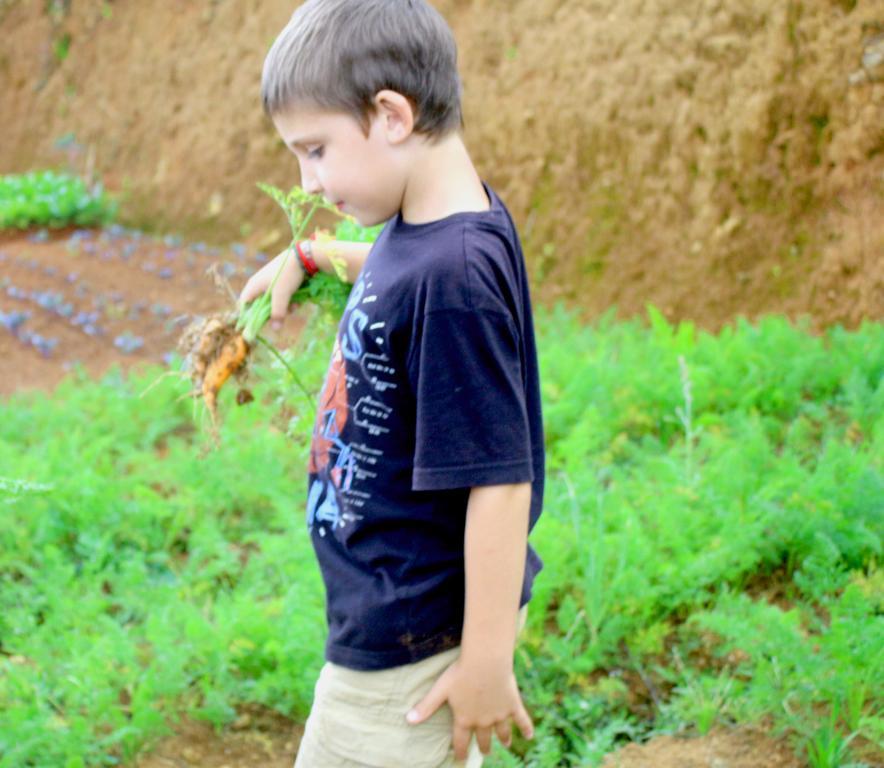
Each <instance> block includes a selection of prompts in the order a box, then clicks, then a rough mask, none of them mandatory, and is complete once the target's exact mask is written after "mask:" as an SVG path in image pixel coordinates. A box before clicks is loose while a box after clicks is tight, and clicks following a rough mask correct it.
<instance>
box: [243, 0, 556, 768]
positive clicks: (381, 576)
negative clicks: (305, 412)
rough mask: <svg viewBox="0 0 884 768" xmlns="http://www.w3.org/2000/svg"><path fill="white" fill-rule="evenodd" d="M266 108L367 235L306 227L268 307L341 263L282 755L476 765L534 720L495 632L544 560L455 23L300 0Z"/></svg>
mask: <svg viewBox="0 0 884 768" xmlns="http://www.w3.org/2000/svg"><path fill="white" fill-rule="evenodd" d="M262 97H263V102H264V109H265V111H266V112H267V114H268V115H269V116H270V117H271V119H272V120H273V123H274V125H275V127H276V129H277V131H278V132H279V134H280V135H281V137H282V138H283V139H284V141H285V142H286V144H287V145H288V146H289V147H290V148H291V149H292V151H293V152H294V154H295V156H296V157H297V160H298V163H299V166H300V171H301V184H302V186H303V187H304V188H305V189H306V190H307V191H308V192H312V193H321V194H323V195H324V196H325V198H326V199H327V200H329V201H330V202H333V203H335V204H337V205H338V206H339V208H340V209H341V210H342V211H344V212H346V213H348V214H350V215H352V216H353V217H355V218H356V219H357V221H359V223H360V224H362V225H364V226H370V225H374V224H377V223H380V222H386V225H385V227H384V229H383V231H382V233H381V235H380V236H379V238H378V240H377V241H376V243H375V244H374V245H373V246H372V247H371V248H370V250H369V247H368V246H364V245H359V244H346V243H334V242H333V243H327V242H321V241H314V242H311V241H307V242H304V243H298V244H297V248H296V249H294V251H292V252H291V253H287V252H284V253H282V254H280V255H279V256H277V257H276V258H275V259H274V260H273V261H271V262H270V263H269V264H267V265H266V266H264V267H263V268H262V269H261V270H260V271H259V272H257V273H256V274H255V275H253V276H252V277H251V279H250V280H249V281H248V282H247V283H246V285H245V287H244V288H243V291H242V293H241V295H240V302H241V303H244V302H248V301H251V300H252V299H254V298H255V297H257V296H258V295H260V294H261V293H262V292H263V291H264V290H266V288H267V286H268V285H269V284H270V281H271V280H272V278H273V276H274V275H275V274H276V272H277V269H278V268H279V266H280V264H283V267H282V270H283V271H282V273H281V275H280V278H279V279H278V281H277V283H276V285H275V287H274V292H273V300H272V318H273V320H274V322H275V323H278V322H279V321H281V320H282V319H283V318H284V316H285V313H286V310H287V307H288V302H289V298H290V297H291V294H292V293H293V292H294V291H295V290H297V288H298V287H299V285H300V284H301V282H302V281H303V280H304V279H306V278H308V277H309V276H310V275H311V274H313V273H315V271H316V269H317V268H318V269H321V270H323V271H326V272H331V273H333V272H334V268H333V266H332V265H331V263H330V256H332V255H334V256H335V257H337V258H343V259H344V261H345V262H346V265H347V271H348V276H349V279H350V281H351V282H353V283H354V285H353V289H352V291H351V294H350V299H349V303H348V305H347V308H346V310H345V312H344V315H343V317H342V319H341V324H340V328H339V332H338V337H337V341H336V343H335V345H334V350H333V353H332V358H331V363H330V366H329V371H328V374H327V378H326V382H325V385H324V387H323V391H322V394H321V396H320V407H319V409H318V412H317V420H316V425H315V427H314V433H313V441H312V444H311V453H310V463H309V482H308V499H307V525H308V530H309V532H310V536H311V538H312V542H313V545H314V548H315V550H316V555H317V558H318V561H319V565H320V569H321V571H322V576H323V580H324V582H325V587H326V599H327V619H328V625H329V636H328V642H327V644H326V660H327V663H326V664H325V665H324V667H323V669H322V671H321V674H320V678H319V681H318V682H317V685H316V693H315V698H314V702H313V707H312V709H311V713H310V717H309V718H308V721H307V725H306V729H305V733H304V737H303V740H302V742H301V747H300V749H299V753H298V758H297V762H296V766H297V768H326V767H328V768H331V767H332V766H333V767H334V768H340V767H341V766H372V768H394V767H395V766H409V768H415V767H417V768H421V767H423V766H426V767H427V768H430V766H432V767H433V768H437V766H452V765H462V764H463V763H462V762H461V761H463V760H465V759H466V760H467V763H466V764H467V765H468V766H478V765H481V762H482V755H483V754H488V752H489V751H490V746H491V739H492V736H493V735H496V736H497V738H498V739H499V740H500V741H501V743H503V744H504V745H506V746H509V745H510V742H511V727H512V723H513V722H515V724H516V725H517V726H518V727H519V729H520V730H521V732H522V733H523V735H524V736H525V737H526V738H531V737H532V735H533V734H532V729H533V726H532V723H531V720H530V718H529V716H528V714H527V712H526V711H525V708H524V706H523V705H522V701H521V697H520V694H519V689H518V686H517V684H516V680H515V677H514V675H513V652H514V645H515V642H516V637H517V634H518V631H519V629H520V627H519V622H520V621H522V622H523V621H524V609H523V610H522V611H521V612H520V610H519V609H520V607H521V606H525V605H526V603H527V602H528V600H529V598H530V593H531V585H532V582H533V580H534V577H535V575H536V574H537V572H538V571H539V570H540V567H541V563H540V560H539V558H538V557H537V555H536V554H535V553H534V551H533V550H532V549H531V548H530V547H529V546H528V545H527V535H528V532H529V530H530V528H531V527H533V525H534V523H535V522H536V521H537V518H538V516H539V514H540V509H541V501H542V496H543V473H544V454H543V432H542V423H541V412H540V390H539V384H538V371H537V359H536V350H535V345H534V331H533V325H532V319H531V304H530V297H529V293H528V285H527V280H526V275H525V264H524V259H523V256H522V252H521V247H520V245H519V240H518V236H517V234H516V232H515V228H514V226H513V223H512V220H511V219H510V216H509V214H508V212H507V210H506V208H505V207H504V205H503V203H502V202H501V201H500V199H499V198H498V197H497V196H496V195H495V194H494V192H493V191H492V190H491V189H490V188H489V187H488V186H487V185H485V184H484V183H483V182H482V181H481V180H480V179H479V177H478V175H477V173H476V171H475V168H474V167H473V164H472V162H471V161H470V158H469V155H468V154H467V151H466V148H465V147H464V144H463V140H462V137H461V134H460V129H461V127H462V118H461V108H460V81H459V79H458V74H457V66H456V49H455V44H454V39H453V36H452V34H451V31H450V29H449V28H448V26H447V24H446V23H445V21H444V20H443V19H442V17H441V16H440V15H439V14H438V13H437V12H436V11H435V10H434V9H433V8H431V7H430V6H429V5H428V4H427V3H426V2H425V0H308V1H307V2H306V3H305V4H304V5H302V6H301V7H300V8H298V10H297V11H295V13H294V15H293V16H292V18H291V20H290V22H289V23H288V25H287V26H286V27H285V29H284V30H283V31H282V32H281V33H280V35H279V37H278V38H277V40H276V41H275V43H274V44H273V46H272V48H271V50H270V52H269V54H268V56H267V59H266V61H265V64H264V72H263V80H262Z"/></svg>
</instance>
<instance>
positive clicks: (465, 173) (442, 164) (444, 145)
mask: <svg viewBox="0 0 884 768" xmlns="http://www.w3.org/2000/svg"><path fill="white" fill-rule="evenodd" d="M490 207H491V203H490V201H489V200H488V195H486V194H485V188H484V187H483V186H482V180H481V179H480V178H479V174H478V173H477V172H476V169H475V167H474V166H473V162H472V160H471V159H470V156H469V153H468V152H467V148H466V147H465V146H464V143H463V139H462V138H461V136H460V134H459V133H452V134H451V135H450V136H446V137H445V138H443V139H440V140H439V141H437V142H435V143H429V142H426V143H422V144H421V145H420V146H419V147H417V148H416V152H415V155H414V162H413V164H412V165H411V168H410V169H409V174H408V180H407V182H406V186H405V193H404V194H403V196H402V218H403V219H404V220H405V221H406V222H407V223H408V224H426V223H428V222H431V221H438V220H439V219H444V218H445V217H446V216H451V215H452V214H455V213H463V212H465V211H487V210H488V209H489V208H490Z"/></svg>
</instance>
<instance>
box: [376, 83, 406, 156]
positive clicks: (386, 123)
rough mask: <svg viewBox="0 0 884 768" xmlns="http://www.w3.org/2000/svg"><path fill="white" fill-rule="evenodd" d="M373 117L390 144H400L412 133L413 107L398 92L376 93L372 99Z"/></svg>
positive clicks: (384, 91) (385, 91)
mask: <svg viewBox="0 0 884 768" xmlns="http://www.w3.org/2000/svg"><path fill="white" fill-rule="evenodd" d="M374 108H375V115H376V117H377V118H378V119H379V120H380V125H381V130H383V132H384V134H385V135H386V137H387V140H388V141H389V142H390V143H391V144H401V143H402V142H403V141H405V140H406V139H407V138H408V137H409V136H411V134H412V133H414V117H415V115H414V107H413V106H412V104H411V102H410V101H409V100H408V99H407V98H406V97H405V96H403V95H402V94H401V93H399V92H398V91H392V90H383V91H378V92H377V93H376V94H375V97H374Z"/></svg>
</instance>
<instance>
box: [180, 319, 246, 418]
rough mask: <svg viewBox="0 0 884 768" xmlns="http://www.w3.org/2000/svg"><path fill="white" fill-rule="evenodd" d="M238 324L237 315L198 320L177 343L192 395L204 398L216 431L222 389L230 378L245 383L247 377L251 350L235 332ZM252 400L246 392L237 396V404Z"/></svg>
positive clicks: (189, 326)
mask: <svg viewBox="0 0 884 768" xmlns="http://www.w3.org/2000/svg"><path fill="white" fill-rule="evenodd" d="M236 320H237V313H236V312H233V311H232V312H228V313H226V314H224V315H220V316H218V315H216V316H212V317H205V318H198V319H196V320H194V321H193V322H192V323H191V324H190V325H188V326H187V327H186V328H185V329H184V333H182V335H181V338H180V339H179V340H178V350H179V351H180V352H181V353H182V355H183V356H184V367H185V370H186V371H187V372H188V373H189V375H190V380H191V382H192V384H193V389H192V390H191V395H192V396H193V397H202V399H203V403H204V404H205V406H206V408H207V409H208V411H209V415H210V416H211V418H212V426H213V429H214V428H217V425H218V394H219V392H220V391H221V388H222V387H223V386H224V384H225V383H226V382H227V381H228V380H229V379H230V378H231V377H234V378H236V379H237V380H238V381H239V382H240V383H244V382H245V379H246V377H247V375H248V373H247V371H248V369H247V363H248V359H249V353H250V351H251V347H250V345H249V344H248V342H246V340H245V339H244V338H243V336H242V334H241V333H240V332H239V331H237V330H236ZM243 392H245V393H246V394H243ZM249 399H250V398H249V395H248V393H247V390H243V391H241V393H240V394H239V395H238V396H237V402H248V401H249Z"/></svg>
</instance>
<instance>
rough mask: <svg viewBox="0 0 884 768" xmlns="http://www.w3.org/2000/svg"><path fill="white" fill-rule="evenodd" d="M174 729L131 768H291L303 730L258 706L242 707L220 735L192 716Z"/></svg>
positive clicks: (276, 713)
mask: <svg viewBox="0 0 884 768" xmlns="http://www.w3.org/2000/svg"><path fill="white" fill-rule="evenodd" d="M175 730H176V733H175V736H172V737H170V738H168V739H165V740H163V741H162V742H161V743H160V744H159V745H157V746H156V747H155V748H154V749H152V750H151V751H150V752H147V753H145V754H144V755H142V756H141V757H140V758H139V759H138V760H136V762H135V764H134V766H133V768H258V766H261V768H291V766H292V765H293V764H294V762H295V755H296V754H297V750H298V744H299V743H300V741H301V735H302V733H303V728H302V727H301V726H300V725H298V724H296V723H293V722H292V721H290V720H288V719H287V718H285V717H283V716H282V715H280V714H279V713H278V712H274V711H272V710H269V709H266V708H262V707H258V706H254V707H248V708H243V709H241V710H240V714H239V716H238V717H237V719H236V720H235V721H234V723H233V724H232V725H231V726H230V727H229V728H227V729H225V730H224V731H223V732H222V733H220V734H218V733H215V731H214V729H213V728H212V727H211V726H210V725H208V724H207V723H203V722H198V721H194V720H191V719H184V720H182V721H181V723H179V724H178V726H177V727H176V729H175Z"/></svg>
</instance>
